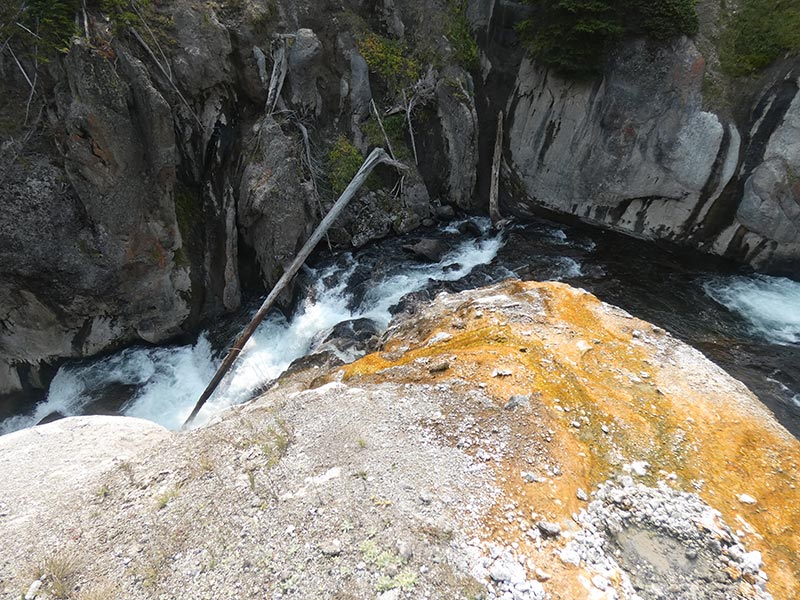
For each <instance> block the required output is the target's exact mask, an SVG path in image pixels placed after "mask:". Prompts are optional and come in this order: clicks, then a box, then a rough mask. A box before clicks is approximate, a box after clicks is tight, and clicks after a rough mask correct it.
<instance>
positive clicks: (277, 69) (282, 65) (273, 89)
mask: <svg viewBox="0 0 800 600" xmlns="http://www.w3.org/2000/svg"><path fill="white" fill-rule="evenodd" d="M288 70H289V58H288V56H287V52H286V38H282V39H281V40H280V43H279V44H278V48H277V49H276V50H275V51H274V52H273V54H272V75H271V76H270V78H269V90H268V91H267V114H268V115H271V114H272V113H273V112H275V107H276V106H277V104H278V100H279V99H280V97H281V90H283V82H284V81H285V80H286V73H287V72H288Z"/></svg>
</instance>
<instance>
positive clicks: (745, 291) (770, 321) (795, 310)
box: [703, 275, 800, 344]
mask: <svg viewBox="0 0 800 600" xmlns="http://www.w3.org/2000/svg"><path fill="white" fill-rule="evenodd" d="M703 289H704V290H705V292H706V293H707V294H708V295H709V296H711V297H712V298H713V299H714V300H716V301H717V302H719V303H720V304H722V305H724V306H725V307H727V308H728V309H729V310H731V311H733V312H735V313H736V314H738V315H739V316H740V317H742V318H743V319H744V320H745V321H747V323H748V324H749V325H750V328H751V329H752V330H753V332H754V333H756V334H758V335H759V336H761V337H764V338H766V339H767V340H769V341H770V342H773V343H776V344H800V282H797V281H793V280H791V279H786V278H784V277H770V276H768V275H751V276H746V277H745V276H736V277H720V278H714V279H711V280H708V281H706V282H704V283H703Z"/></svg>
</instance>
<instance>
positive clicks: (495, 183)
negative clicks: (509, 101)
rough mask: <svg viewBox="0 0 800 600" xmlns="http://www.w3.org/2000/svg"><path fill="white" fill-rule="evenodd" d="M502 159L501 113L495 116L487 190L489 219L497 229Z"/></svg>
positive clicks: (499, 220) (499, 217) (499, 219)
mask: <svg viewBox="0 0 800 600" xmlns="http://www.w3.org/2000/svg"><path fill="white" fill-rule="evenodd" d="M502 157H503V111H500V112H499V113H498V115H497V135H496V136H495V140H494V158H493V159H492V186H491V189H490V190H489V217H491V219H492V225H493V226H494V227H498V224H499V223H500V222H501V221H502V220H503V215H501V214H500V162H501V160H502Z"/></svg>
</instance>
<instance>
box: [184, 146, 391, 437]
mask: <svg viewBox="0 0 800 600" xmlns="http://www.w3.org/2000/svg"><path fill="white" fill-rule="evenodd" d="M381 163H384V164H388V165H391V166H393V167H395V168H397V169H405V168H406V167H405V165H403V164H401V163H399V162H397V161H395V160H392V159H391V158H390V157H389V155H388V154H386V151H385V150H384V149H383V148H375V150H373V151H372V153H371V154H370V155H369V156H368V157H367V159H366V160H365V161H364V163H363V164H362V165H361V168H360V169H359V170H358V173H356V174H355V176H354V177H353V179H352V180H351V181H350V184H349V185H348V186H347V188H346V189H345V190H344V192H342V195H341V196H339V199H338V200H337V201H336V204H334V205H333V207H332V208H331V210H330V211H329V212H328V214H327V215H326V216H325V218H324V219H323V220H322V222H321V223H320V224H319V225H318V226H317V228H316V229H315V230H314V233H312V234H311V237H310V238H308V241H307V242H306V243H305V245H304V246H303V248H302V249H301V250H300V253H299V254H298V255H297V256H296V257H295V259H294V262H292V264H291V266H290V267H289V268H288V269H287V270H286V272H284V274H283V276H282V277H281V278H280V279H279V280H278V283H276V284H275V287H273V288H272V291H271V292H270V293H269V296H267V299H266V300H264V303H263V304H262V305H261V308H259V309H258V312H257V313H256V315H255V316H254V317H253V319H252V320H251V321H250V323H249V324H248V325H247V327H245V329H244V331H243V332H242V334H241V335H240V336H239V339H237V340H236V343H235V344H234V345H233V348H231V350H230V351H229V352H228V355H227V356H226V357H225V360H224V361H222V364H221V365H220V367H219V369H217V372H216V373H215V374H214V377H213V378H212V379H211V383H209V384H208V387H206V389H205V391H204V392H203V394H202V395H201V396H200V399H199V400H198V401H197V404H195V407H194V410H193V411H192V414H191V415H189V418H188V419H186V422H185V423H184V424H183V426H184V427H186V426H187V425H189V423H191V422H192V421H193V420H194V418H195V417H196V416H197V413H199V412H200V409H201V408H203V405H204V404H205V403H206V401H207V400H208V399H209V398H210V397H211V394H213V393H214V390H216V389H217V386H219V384H220V382H221V381H222V379H223V378H224V377H225V374H226V373H227V372H228V371H230V369H231V367H232V366H233V365H234V363H235V362H236V359H237V358H239V355H240V354H241V353H242V350H243V349H244V346H245V344H246V343H247V340H249V339H250V337H251V336H252V335H253V333H255V331H256V329H257V328H258V326H259V325H260V324H261V321H263V320H264V318H265V317H266V316H267V313H269V311H270V309H271V308H272V305H273V304H275V300H277V298H278V296H279V295H280V293H281V292H282V291H283V290H284V288H285V287H286V286H287V285H288V284H289V282H290V281H291V280H292V279H293V278H294V276H295V275H296V274H297V272H298V271H299V270H300V268H301V267H302V266H303V264H304V263H305V262H306V259H307V258H308V256H309V255H310V254H311V252H312V251H313V250H314V248H315V247H316V245H317V244H318V243H319V242H320V240H321V239H322V238H323V236H324V235H325V234H326V232H327V231H328V229H330V227H331V225H333V222H334V221H335V220H336V219H337V217H338V216H339V215H340V214H341V213H342V212H343V211H344V209H345V208H346V207H347V204H348V203H349V202H350V200H352V198H353V196H355V195H356V192H357V191H358V190H359V188H360V187H361V186H362V185H364V182H365V181H366V180H367V177H369V174H370V173H372V170H373V169H374V168H375V167H377V166H378V165H379V164H381Z"/></svg>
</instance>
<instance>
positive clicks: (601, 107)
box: [508, 39, 740, 240]
mask: <svg viewBox="0 0 800 600" xmlns="http://www.w3.org/2000/svg"><path fill="white" fill-rule="evenodd" d="M703 71H704V60H703V57H702V56H701V55H700V53H699V52H698V50H697V49H696V48H695V46H694V44H693V43H692V42H691V41H689V40H688V39H682V40H680V41H678V42H676V43H674V44H673V45H672V46H671V47H650V46H648V44H647V43H646V42H644V41H642V40H638V41H635V42H630V43H628V44H626V45H625V46H624V47H623V48H622V49H621V51H620V52H619V53H615V55H614V57H613V59H612V61H611V64H610V65H609V67H608V69H607V72H606V75H605V76H604V77H603V79H602V80H599V81H594V82H588V83H587V82H574V81H568V80H565V79H562V78H560V77H558V76H557V75H554V74H553V73H551V72H549V71H546V70H542V69H540V68H537V67H536V66H535V65H534V64H533V63H531V62H530V61H528V60H524V61H523V63H522V65H521V67H520V72H519V76H518V79H517V89H516V90H515V93H514V96H513V100H512V104H511V105H510V110H509V113H510V124H509V129H508V145H509V161H510V166H511V169H512V172H513V173H515V174H516V175H517V176H518V177H519V180H520V182H521V184H522V189H523V190H524V192H525V193H526V194H527V196H528V202H534V203H536V204H537V205H541V206H544V207H547V208H550V209H553V210H556V211H558V212H562V213H570V214H575V215H577V216H579V217H581V218H583V219H586V220H588V221H591V222H595V223H598V224H601V225H603V226H610V227H613V228H616V229H620V230H622V231H626V232H630V233H633V234H636V235H639V236H642V237H649V238H664V239H670V240H680V239H682V238H684V237H686V236H688V235H689V234H690V233H691V229H692V226H693V225H694V224H695V223H696V222H698V220H699V219H701V218H702V215H703V212H704V209H706V208H707V205H708V204H709V203H713V202H714V200H716V199H717V198H718V197H719V195H720V193H721V192H722V190H723V189H724V187H725V186H726V185H727V183H728V182H729V181H730V179H731V177H732V176H733V175H734V168H735V166H736V161H737V158H738V154H739V139H740V136H739V133H738V131H737V129H736V127H735V126H734V125H733V124H728V123H723V122H721V120H720V119H719V117H717V115H715V114H713V113H709V112H704V111H703V110H702V108H701V105H702V98H701V85H702V77H703ZM526 205H527V202H526V201H525V200H523V199H521V201H520V202H519V203H518V204H516V203H515V204H514V208H515V209H517V210H519V211H525V210H526Z"/></svg>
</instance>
